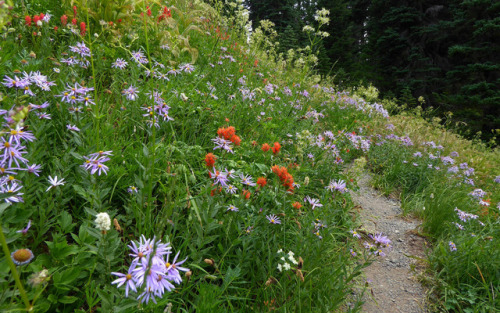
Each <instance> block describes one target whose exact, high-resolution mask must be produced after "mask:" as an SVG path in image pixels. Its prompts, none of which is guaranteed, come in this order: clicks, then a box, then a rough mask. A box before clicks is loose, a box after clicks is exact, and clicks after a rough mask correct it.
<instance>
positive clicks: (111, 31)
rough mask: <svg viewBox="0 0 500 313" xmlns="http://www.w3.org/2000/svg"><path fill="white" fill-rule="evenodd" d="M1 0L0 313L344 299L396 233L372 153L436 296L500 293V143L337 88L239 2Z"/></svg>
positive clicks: (321, 16) (285, 306)
mask: <svg viewBox="0 0 500 313" xmlns="http://www.w3.org/2000/svg"><path fill="white" fill-rule="evenodd" d="M216 3H218V2H216ZM0 6H2V9H1V10H2V11H1V12H2V13H0V26H2V29H1V32H0V34H1V36H2V41H1V42H0V49H1V50H0V75H1V84H0V101H1V110H0V115H1V118H2V120H3V123H2V128H1V137H0V140H1V142H0V149H1V156H0V158H1V160H0V162H1V164H0V172H1V174H2V176H1V178H0V196H1V204H0V243H1V245H2V251H3V253H2V254H0V311H2V312H14V311H16V312H20V311H32V312H138V311H141V312H268V311H278V312H344V311H345V312H358V311H360V310H361V306H362V303H363V296H364V295H365V294H366V293H367V292H366V290H367V289H366V282H365V281H364V280H363V275H362V272H363V269H364V268H365V267H367V266H369V264H370V263H371V262H373V260H375V259H376V258H381V257H384V256H385V255H386V254H388V253H390V249H391V242H390V240H389V239H388V237H386V236H385V235H386V234H380V233H373V234H368V233H366V232H364V231H360V229H359V228H360V225H359V224H357V223H356V219H355V214H356V213H355V211H354V210H353V206H354V205H353V203H352V201H351V198H350V195H349V192H348V191H349V190H356V189H357V183H356V182H357V180H359V178H360V176H361V175H362V173H363V172H364V171H368V170H371V171H373V172H374V173H375V185H376V186H377V187H379V188H380V189H382V190H384V191H385V192H386V193H387V194H391V193H393V194H394V193H396V194H397V195H398V196H400V197H401V199H402V201H403V204H404V209H405V211H406V212H407V213H408V214H415V215H417V216H419V217H420V218H422V220H423V224H422V230H421V235H422V236H426V237H427V238H429V239H430V240H431V242H432V247H430V249H429V251H428V260H426V262H427V266H426V271H428V273H429V277H431V278H428V281H427V283H428V284H429V285H430V286H432V287H431V291H430V293H431V294H432V297H433V299H434V300H433V301H434V302H435V305H436V307H439V308H441V309H445V310H449V311H456V312H493V310H495V309H498V307H499V306H500V302H499V299H500V297H499V294H498V293H499V290H500V272H499V269H500V244H499V243H498V237H499V236H500V233H499V232H500V230H499V226H498V225H499V213H500V211H499V210H500V193H499V190H500V189H499V186H500V176H499V175H500V172H499V168H500V166H499V165H500V164H499V163H500V159H499V154H498V151H494V150H492V149H490V148H487V147H485V146H484V145H483V146H482V145H479V144H473V143H471V142H469V141H465V140H463V139H460V138H458V137H456V136H455V135H452V134H451V133H450V134H449V132H448V131H445V130H444V129H438V128H437V127H436V126H433V125H429V124H428V123H427V122H425V121H424V120H423V119H422V118H421V116H420V115H419V114H418V112H417V113H415V112H400V111H399V109H398V108H396V107H395V106H394V105H393V104H391V103H385V102H380V101H378V102H380V103H378V102H377V99H376V98H375V97H374V96H373V94H372V93H373V92H372V93H370V90H368V89H364V88H358V89H352V90H340V89H338V88H337V87H336V86H334V85H333V84H331V83H330V80H329V79H328V77H320V76H318V75H315V71H314V65H315V64H316V62H317V56H316V54H315V53H313V52H312V50H311V49H309V50H307V49H306V50H303V51H290V53H289V54H288V55H287V56H284V55H280V54H278V53H276V50H275V49H274V46H275V45H276V43H275V42H274V41H273V38H274V33H273V29H272V25H269V24H266V23H262V25H261V26H258V25H254V27H253V29H252V31H249V30H250V28H249V27H248V23H247V22H248V14H247V13H245V8H244V7H243V6H242V5H241V2H235V3H234V8H236V9H235V10H234V12H233V15H232V16H227V15H226V16H223V15H222V11H223V10H222V3H220V5H215V6H211V5H209V4H207V3H204V2H202V1H198V0H193V1H190V0H169V1H162V2H161V1H132V0H130V1H129V0H127V1H94V0H87V1H62V2H60V1H54V0H36V1H20V2H18V1H16V2H15V3H14V2H13V1H12V2H10V1H1V3H0ZM317 21H318V24H317V25H312V26H311V27H310V28H308V29H306V30H305V31H306V32H307V33H308V34H309V36H310V41H311V45H312V46H314V44H315V43H317V42H318V41H319V40H321V38H323V37H324V34H323V33H322V31H321V26H322V25H324V24H325V23H328V21H329V12H328V11H326V10H321V11H318V19H317ZM423 134H426V135H425V138H423V137H424V136H423ZM443 134H445V135H443ZM460 149H462V150H460Z"/></svg>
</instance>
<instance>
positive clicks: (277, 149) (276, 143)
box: [273, 142, 281, 154]
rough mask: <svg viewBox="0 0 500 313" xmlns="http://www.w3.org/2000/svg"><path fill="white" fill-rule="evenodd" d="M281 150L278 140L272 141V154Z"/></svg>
mask: <svg viewBox="0 0 500 313" xmlns="http://www.w3.org/2000/svg"><path fill="white" fill-rule="evenodd" d="M280 150H281V145H280V143H279V142H275V143H274V146H273V153H274V154H277V153H278V152H280Z"/></svg>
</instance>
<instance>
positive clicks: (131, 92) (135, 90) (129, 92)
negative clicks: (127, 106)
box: [122, 85, 139, 101]
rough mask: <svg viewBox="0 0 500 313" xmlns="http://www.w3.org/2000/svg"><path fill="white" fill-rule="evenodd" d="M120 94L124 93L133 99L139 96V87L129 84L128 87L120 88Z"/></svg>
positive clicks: (129, 98)
mask: <svg viewBox="0 0 500 313" xmlns="http://www.w3.org/2000/svg"><path fill="white" fill-rule="evenodd" d="M122 94H124V95H125V96H126V97H127V99H128V100H131V101H135V100H137V98H138V97H139V88H136V87H134V86H132V85H131V86H130V87H129V88H127V89H124V90H122Z"/></svg>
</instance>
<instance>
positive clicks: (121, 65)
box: [111, 58, 128, 70]
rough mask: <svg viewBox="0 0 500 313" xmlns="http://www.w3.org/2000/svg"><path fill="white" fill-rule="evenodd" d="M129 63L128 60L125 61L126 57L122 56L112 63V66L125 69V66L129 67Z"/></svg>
mask: <svg viewBox="0 0 500 313" xmlns="http://www.w3.org/2000/svg"><path fill="white" fill-rule="evenodd" d="M127 64H128V62H127V61H125V60H124V59H122V58H118V59H116V61H115V62H114V63H113V65H111V67H114V68H119V69H121V70H123V69H124V68H126V67H127Z"/></svg>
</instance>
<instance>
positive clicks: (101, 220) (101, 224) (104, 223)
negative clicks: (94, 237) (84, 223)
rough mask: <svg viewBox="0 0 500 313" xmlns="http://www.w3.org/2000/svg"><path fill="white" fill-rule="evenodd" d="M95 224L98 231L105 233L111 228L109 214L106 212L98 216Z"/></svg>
mask: <svg viewBox="0 0 500 313" xmlns="http://www.w3.org/2000/svg"><path fill="white" fill-rule="evenodd" d="M95 223H96V227H97V229H99V230H100V231H102V232H103V233H105V232H106V231H108V230H109V229H110V228H111V219H110V218H109V215H108V213H105V212H103V213H99V214H97V215H96V219H95Z"/></svg>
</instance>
